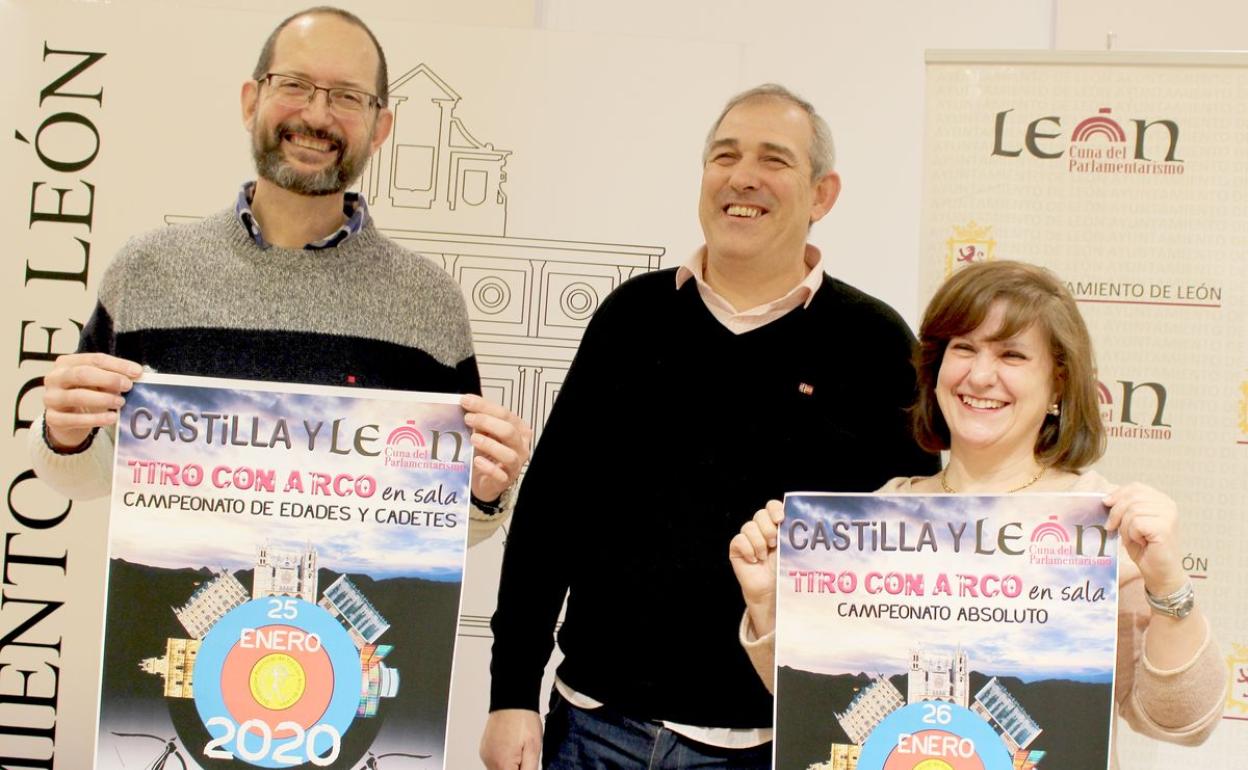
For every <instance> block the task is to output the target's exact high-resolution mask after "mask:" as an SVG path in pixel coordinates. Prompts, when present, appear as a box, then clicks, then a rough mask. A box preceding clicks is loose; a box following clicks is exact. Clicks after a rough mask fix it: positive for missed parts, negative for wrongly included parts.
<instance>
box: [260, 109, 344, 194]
mask: <svg viewBox="0 0 1248 770" xmlns="http://www.w3.org/2000/svg"><path fill="white" fill-rule="evenodd" d="M289 130H290V128H289V126H278V127H277V128H276V129H275V130H274V132H273V135H271V136H269V137H267V138H266V139H265V140H263V141H261V142H255V141H253V142H252V148H251V155H252V158H253V159H254V160H255V163H256V173H257V174H259V175H260V177H261V178H262V179H267V180H268V181H270V182H272V183H273V184H275V185H277V186H278V187H280V188H282V189H283V190H289V191H290V192H293V193H296V194H299V195H314V196H320V195H336V194H338V193H340V192H342V191H344V190H346V189H347V188H348V187H350V186H351V184H352V183H353V182H355V180H356V179H358V178H359V176H360V172H361V171H362V170H363V169H362V168H361V167H360V166H362V165H363V164H357V163H356V162H355V160H353V159H352V158H350V157H349V156H347V155H346V154H345V152H344V150H339V151H338V160H337V161H335V162H334V164H333V165H332V166H329V167H328V168H324V169H321V170H320V171H316V172H313V173H310V174H305V173H300V172H298V171H295V170H294V169H293V168H291V167H290V165H289V164H288V163H287V162H286V159H285V158H283V157H282V134H284V133H286V132H287V131H289ZM304 133H307V134H309V135H311V136H320V137H324V138H330V139H333V140H334V141H336V142H338V143H339V145H340V146H343V143H342V141H341V139H340V138H339V137H336V136H332V135H328V134H325V133H324V132H317V131H304Z"/></svg>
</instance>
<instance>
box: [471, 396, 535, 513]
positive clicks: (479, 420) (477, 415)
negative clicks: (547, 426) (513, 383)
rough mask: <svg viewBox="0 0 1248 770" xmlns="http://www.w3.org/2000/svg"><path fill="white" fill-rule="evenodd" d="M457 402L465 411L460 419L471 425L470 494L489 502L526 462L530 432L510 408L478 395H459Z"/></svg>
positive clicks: (501, 491) (504, 488) (500, 492)
mask: <svg viewBox="0 0 1248 770" xmlns="http://www.w3.org/2000/svg"><path fill="white" fill-rule="evenodd" d="M459 405H460V406H462V407H463V408H464V409H465V410H466V411H467V412H468V414H466V415H465V416H464V422H465V423H467V425H468V427H470V428H472V446H473V449H474V450H475V456H474V457H473V458H472V468H473V474H472V494H474V495H475V496H476V497H477V499H479V500H482V501H484V502H487V503H492V502H494V501H495V500H497V499H498V498H499V497H500V496H502V494H503V492H505V491H507V488H508V487H510V486H511V484H512V482H514V481H515V480H516V477H517V476H519V475H520V469H521V468H523V467H524V464H525V463H526V462H528V461H529V451H530V450H529V446H530V444H532V442H533V431H532V430H531V429H530V428H529V426H528V425H525V423H524V420H521V419H520V417H519V416H517V415H516V414H515V413H514V412H512V411H511V410H510V409H508V408H507V407H505V406H500V405H499V404H494V403H491V402H489V401H486V400H485V399H484V398H482V397H481V396H475V395H471V394H469V395H465V396H462V397H461V398H460V399H459Z"/></svg>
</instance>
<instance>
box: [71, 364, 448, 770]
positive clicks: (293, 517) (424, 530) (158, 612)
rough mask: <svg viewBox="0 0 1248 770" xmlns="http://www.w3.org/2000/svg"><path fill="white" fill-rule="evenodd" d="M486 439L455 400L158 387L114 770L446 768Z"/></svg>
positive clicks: (117, 484)
mask: <svg viewBox="0 0 1248 770" xmlns="http://www.w3.org/2000/svg"><path fill="white" fill-rule="evenodd" d="M469 436H470V431H469V430H468V429H467V428H466V427H465V425H464V422H463V410H462V409H461V408H460V407H459V404H458V397H457V396H454V395H444V394H421V393H404V392H399V391H380V390H366V389H354V388H337V387H332V388H331V387H317V386H305V385H274V384H269V383H260V382H244V381H236V380H213V379H206V378H191V377H173V376H158V375H151V374H146V375H144V376H143V377H142V378H141V380H140V381H139V382H137V383H136V385H135V387H134V389H133V390H131V391H130V393H128V394H127V395H126V403H125V406H124V407H123V408H122V410H121V413H120V417H119V420H118V425H117V431H116V445H117V446H116V461H115V464H114V467H113V494H112V513H111V517H112V518H111V522H110V537H109V542H110V558H109V579H108V580H109V582H108V602H107V609H106V618H105V633H104V639H105V643H104V651H103V656H104V665H103V675H102V687H101V697H100V720H99V734H98V741H97V752H96V767H97V768H100V769H101V770H102V769H103V768H131V767H134V768H138V767H144V768H147V767H153V766H160V767H164V768H173V767H175V766H178V767H183V766H184V767H188V768H195V767H200V768H204V769H205V770H213V769H214V768H294V767H305V768H313V767H334V768H358V767H368V768H376V767H378V766H381V767H385V768H389V767H396V768H402V767H411V768H429V767H443V764H444V762H443V758H444V753H445V751H444V749H445V746H444V743H445V735H446V722H447V717H446V714H447V704H448V698H449V692H450V676H451V662H452V655H453V650H454V643H455V627H456V618H457V613H458V610H459V603H460V589H461V585H462V579H463V564H464V552H465V549H466V540H467V531H468V514H467V506H468V498H469V478H470V476H469V474H470V469H471V465H472V449H471V443H470V442H469Z"/></svg>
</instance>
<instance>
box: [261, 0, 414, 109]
mask: <svg viewBox="0 0 1248 770" xmlns="http://www.w3.org/2000/svg"><path fill="white" fill-rule="evenodd" d="M314 15H329V16H337V17H338V18H340V19H342V20H343V21H346V22H348V23H350V24H353V25H355V26H357V27H359V28H360V29H361V30H363V31H364V33H365V34H367V35H368V39H369V40H371V41H372V43H373V48H374V50H376V51H377V77H376V82H375V84H374V89H375V90H374V92H373V93H375V94H376V95H377V97H378V99H380V100H381V106H382V107H385V106H386V103H387V101H388V100H389V97H390V73H389V71H388V70H387V68H386V54H385V52H384V51H382V50H381V43H378V42H377V36H376V35H374V34H373V31H372V30H371V29H369V28H368V25H367V24H365V23H364V21H363V20H362V19H360V17H359V16H356V15H355V14H354V13H351V12H350V11H345V10H343V9H341V8H335V7H333V6H329V5H320V6H317V7H315V8H307V9H305V10H302V11H299V12H298V13H295V14H292V15H291V16H287V17H286V18H285V19H283V20H282V23H281V24H278V25H277V26H276V27H274V28H273V31H272V32H270V33H269V37H268V39H266V40H265V41H264V47H262V48H261V49H260V58H258V59H257V60H256V67H255V69H254V70H252V73H251V77H252V79H253V80H259V79H260V78H262V77H264V76H265V75H267V74H268V73H269V70H270V68H271V67H272V66H273V56H274V51H276V49H277V42H278V38H280V37H281V34H282V32H283V31H284V30H285V29H286V28H287V27H289V26H290V25H291V24H292V23H294V22H295V21H298V20H299V19H302V18H304V17H306V16H314Z"/></svg>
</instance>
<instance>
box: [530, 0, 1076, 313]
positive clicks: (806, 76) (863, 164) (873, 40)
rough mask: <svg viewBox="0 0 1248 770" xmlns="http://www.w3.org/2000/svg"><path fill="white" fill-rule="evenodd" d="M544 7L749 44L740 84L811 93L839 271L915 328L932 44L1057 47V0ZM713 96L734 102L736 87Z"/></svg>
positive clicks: (562, 2) (824, 243)
mask: <svg viewBox="0 0 1248 770" xmlns="http://www.w3.org/2000/svg"><path fill="white" fill-rule="evenodd" d="M537 8H538V10H537V14H536V15H537V19H538V23H540V24H544V25H545V26H547V27H548V28H550V29H557V30H568V31H577V32H613V33H616V34H625V35H640V36H661V37H674V38H694V39H710V40H715V41H721V42H733V43H736V44H737V45H738V46H740V52H741V55H740V58H739V59H738V60H737V61H725V62H724V66H725V67H735V68H737V79H738V85H739V87H740V89H741V90H743V89H745V88H749V87H751V86H754V85H757V84H758V83H762V82H766V81H776V82H779V83H783V84H784V85H786V86H788V87H790V88H792V89H793V90H795V91H797V92H798V93H799V94H801V95H803V96H804V97H806V98H807V99H809V100H810V101H811V102H812V103H813V104H814V105H815V107H816V109H818V110H819V111H820V113H821V114H823V115H824V117H825V118H826V119H827V120H828V122H829V123H830V124H831V126H832V132H833V134H834V136H835V138H836V144H837V169H838V171H839V172H840V174H841V177H842V180H843V182H844V189H843V191H842V193H841V197H840V200H839V201H838V202H837V204H836V207H835V208H834V209H833V210H832V213H831V214H830V215H829V216H828V217H827V218H825V219H824V220H823V221H822V222H820V223H819V224H818V225H816V227H815V229H814V231H813V235H812V240H813V242H814V243H815V244H817V245H818V246H820V248H822V249H823V251H824V256H825V257H826V258H827V259H828V260H829V261H828V266H829V268H828V269H829V271H830V272H831V273H832V274H833V275H835V276H836V277H838V278H841V279H843V280H846V281H848V282H849V283H851V284H854V285H856V286H858V287H859V288H862V289H863V290H865V291H867V292H869V293H871V294H874V295H876V296H878V297H880V298H881V299H883V300H885V301H886V302H888V303H889V304H891V305H892V306H893V307H894V308H896V309H897V310H898V312H900V313H901V314H902V315H903V316H904V317H905V318H906V320H907V321H909V322H910V323H911V325H914V324H915V323H916V322H917V317H918V313H919V307H918V300H917V299H916V297H917V291H918V288H917V283H916V279H915V269H914V266H915V264H916V262H915V260H916V258H917V255H918V242H919V235H918V233H919V194H920V181H921V179H920V162H921V152H922V139H923V52H924V50H925V49H928V48H1048V47H1050V42H1051V38H1052V30H1053V19H1052V15H1053V8H1052V4H1051V2H1050V0H1006V1H1005V2H1002V1H1001V0H941V1H940V2H915V1H914V0H882V1H880V2H869V3H847V2H812V1H811V0H773V2H769V3H766V4H760V3H747V2H745V1H744V0H727V1H719V2H711V1H710V0H683V1H682V2H676V3H673V2H665V1H664V0H636V2H630V3H614V2H600V1H597V2H596V1H591V2H585V1H584V0H539V2H538V5H537ZM697 85H698V84H696V83H691V84H690V87H691V89H693V90H695V91H696V90H697ZM699 96H701V95H699ZM707 96H708V97H709V98H710V100H711V101H712V102H713V103H720V104H722V102H723V101H724V100H726V99H727V98H728V97H729V96H731V94H713V95H707ZM714 112H715V111H712V112H711V113H708V115H707V118H706V120H707V123H708V127H709V123H710V121H711V120H713V119H714V117H715V114H714ZM699 138H700V137H699ZM673 141H687V138H686V137H673ZM990 151H991V148H986V149H985V152H990ZM696 162H697V158H696V157H691V158H690V163H691V164H693V163H696ZM682 194H683V196H684V198H683V200H685V201H687V206H688V216H689V219H690V221H693V220H694V218H695V209H694V200H695V196H696V195H697V191H696V189H690V190H685V191H682V190H669V191H668V193H667V195H668V196H669V199H670V202H671V205H675V206H679V205H680V204H681V201H682V198H681V197H680V196H681V195H682ZM667 258H668V259H669V260H671V259H678V258H680V255H677V254H671V253H669V255H668V257H667ZM668 264H671V263H670V262H669V263H668Z"/></svg>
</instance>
